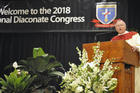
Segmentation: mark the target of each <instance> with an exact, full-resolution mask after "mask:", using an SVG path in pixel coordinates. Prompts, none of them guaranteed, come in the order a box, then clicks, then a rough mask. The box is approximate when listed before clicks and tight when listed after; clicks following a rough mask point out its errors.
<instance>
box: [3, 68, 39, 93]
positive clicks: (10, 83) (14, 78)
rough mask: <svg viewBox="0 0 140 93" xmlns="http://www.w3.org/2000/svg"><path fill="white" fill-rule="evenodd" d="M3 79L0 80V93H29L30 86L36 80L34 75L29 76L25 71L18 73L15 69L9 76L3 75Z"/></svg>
mask: <svg viewBox="0 0 140 93" xmlns="http://www.w3.org/2000/svg"><path fill="white" fill-rule="evenodd" d="M4 77H5V78H4V79H3V78H0V85H1V89H0V91H1V92H0V93H30V92H31V90H30V88H29V87H30V85H31V84H32V82H33V80H34V79H35V78H36V75H33V76H31V75H30V74H29V73H28V72H27V71H24V70H22V71H20V70H18V69H16V68H15V70H14V71H13V72H11V73H10V75H9V76H8V75H4Z"/></svg>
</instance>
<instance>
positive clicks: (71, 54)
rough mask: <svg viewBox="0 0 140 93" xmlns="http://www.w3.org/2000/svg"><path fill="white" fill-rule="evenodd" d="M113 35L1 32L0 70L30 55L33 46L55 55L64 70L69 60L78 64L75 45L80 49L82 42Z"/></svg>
mask: <svg viewBox="0 0 140 93" xmlns="http://www.w3.org/2000/svg"><path fill="white" fill-rule="evenodd" d="M112 35H114V33H113V32H110V33H101V32H100V33H98V32H97V33H95V32H91V33H90V32H89V33H88V32H83V33H81V32H80V33H79V32H73V33H70V32H58V33H56V32H50V33H49V32H48V33H7V34H6V33H1V34H0V71H1V74H3V73H5V70H4V67H5V66H6V65H8V64H10V63H13V62H14V61H18V60H20V59H26V58H27V57H32V50H33V48H35V47H42V48H43V49H44V51H45V52H46V53H48V54H51V55H54V56H56V59H57V60H58V61H60V62H61V63H62V64H63V66H64V68H65V69H66V70H68V69H69V65H68V63H69V62H73V63H76V64H79V63H80V62H79V59H78V54H77V51H76V47H79V48H80V49H82V44H83V43H93V42H95V41H108V40H110V38H111V37H112Z"/></svg>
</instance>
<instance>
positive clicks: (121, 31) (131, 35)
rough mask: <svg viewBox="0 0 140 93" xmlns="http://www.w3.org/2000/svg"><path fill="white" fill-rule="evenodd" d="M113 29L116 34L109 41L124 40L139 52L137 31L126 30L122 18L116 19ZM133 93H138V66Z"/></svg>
mask: <svg viewBox="0 0 140 93" xmlns="http://www.w3.org/2000/svg"><path fill="white" fill-rule="evenodd" d="M115 29H116V31H117V32H118V35H117V36H114V37H113V38H112V39H111V41H114V40H125V41H126V42H127V43H128V44H129V45H130V46H132V49H133V51H137V52H139V53H140V35H139V34H138V33H137V32H134V31H132V32H128V31H126V24H125V22H124V21H122V20H118V21H117V22H116V24H115ZM135 93H140V67H136V68H135Z"/></svg>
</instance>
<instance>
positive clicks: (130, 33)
mask: <svg viewBox="0 0 140 93" xmlns="http://www.w3.org/2000/svg"><path fill="white" fill-rule="evenodd" d="M135 34H137V32H133V31H132V32H128V33H126V34H123V35H117V36H114V37H113V38H112V39H111V41H113V40H129V39H131V38H132V36H133V35H135Z"/></svg>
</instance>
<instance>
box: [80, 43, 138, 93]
mask: <svg viewBox="0 0 140 93" xmlns="http://www.w3.org/2000/svg"><path fill="white" fill-rule="evenodd" d="M96 45H97V43H86V44H83V48H85V50H86V51H87V53H88V59H89V61H92V60H93V56H94V53H93V46H96ZM100 50H103V51H104V53H103V57H102V60H101V64H102V63H104V62H105V61H106V59H112V58H113V59H115V60H114V62H113V65H114V66H118V67H119V68H120V69H119V70H118V71H116V72H115V75H114V77H116V78H117V79H118V85H117V88H116V89H115V91H114V93H135V92H134V91H135V90H134V89H135V67H137V66H138V65H139V55H138V52H133V50H132V47H131V46H130V45H129V44H128V43H127V42H126V41H124V40H116V41H107V42H100Z"/></svg>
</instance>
